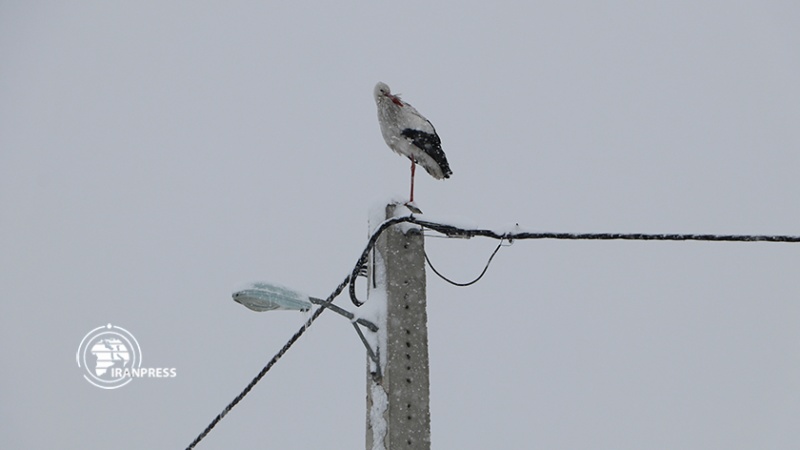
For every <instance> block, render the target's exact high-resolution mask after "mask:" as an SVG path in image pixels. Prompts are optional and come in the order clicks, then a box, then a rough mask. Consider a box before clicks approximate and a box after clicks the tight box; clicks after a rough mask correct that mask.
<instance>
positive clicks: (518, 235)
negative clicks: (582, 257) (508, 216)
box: [349, 215, 800, 306]
mask: <svg viewBox="0 0 800 450" xmlns="http://www.w3.org/2000/svg"><path fill="white" fill-rule="evenodd" d="M399 223H411V224H415V225H419V226H421V227H422V228H427V229H429V230H433V231H436V232H439V233H441V234H443V235H445V236H446V237H457V238H471V237H475V236H482V237H488V238H492V239H500V240H501V243H502V241H503V240H506V241H508V242H513V241H515V240H517V239H519V240H522V239H566V240H592V241H607V240H626V241H711V242H791V243H800V236H789V235H755V234H674V233H671V234H647V233H554V232H529V231H520V232H504V233H503V232H498V231H494V230H489V229H485V228H461V227H458V226H455V225H448V224H443V223H437V222H431V221H427V220H424V219H419V218H417V217H415V216H414V215H410V216H403V217H395V218H392V219H389V220H386V221H385V222H383V223H382V224H381V225H380V226H379V227H378V228H377V229H376V230H375V232H374V233H373V234H372V236H371V237H370V239H369V242H367V247H366V248H365V249H364V251H363V252H362V253H361V258H359V260H358V263H356V267H355V268H354V269H353V272H352V273H351V276H350V282H349V283H350V287H349V293H350V300H351V301H352V302H353V304H354V305H356V306H361V305H363V304H364V302H362V301H360V300H359V299H358V297H357V296H356V290H355V280H356V277H357V276H358V273H359V271H360V270H361V268H362V267H363V266H364V265H365V264H366V262H367V258H368V257H369V252H370V251H372V248H373V247H374V246H375V242H376V241H377V240H378V237H379V236H380V235H381V234H382V233H383V232H384V231H386V229H387V228H389V227H390V226H392V225H396V224H399ZM498 248H499V247H498ZM495 253H497V250H495ZM495 253H492V256H491V257H490V258H489V261H488V262H487V264H486V268H484V271H483V272H482V273H481V275H480V276H478V279H480V278H481V277H482V276H483V274H484V273H485V272H486V269H487V268H488V266H489V263H491V261H492V258H494V255H495ZM426 257H427V255H426ZM428 265H430V261H428ZM431 269H433V266H431ZM433 271H434V272H436V274H437V275H439V276H440V277H442V278H443V279H445V280H446V281H448V282H450V283H452V284H455V285H457V286H458V285H459V284H458V283H454V282H452V281H450V280H448V279H447V278H445V277H444V276H442V275H441V274H440V273H439V272H437V271H436V270H435V269H433ZM475 281H477V280H475ZM475 281H473V282H471V283H466V284H465V285H467V286H468V285H470V284H472V283H474V282H475Z"/></svg>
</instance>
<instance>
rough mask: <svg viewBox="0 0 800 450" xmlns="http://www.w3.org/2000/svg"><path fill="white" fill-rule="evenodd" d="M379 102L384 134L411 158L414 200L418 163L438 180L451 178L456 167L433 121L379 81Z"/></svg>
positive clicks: (377, 91) (391, 143) (376, 93)
mask: <svg viewBox="0 0 800 450" xmlns="http://www.w3.org/2000/svg"><path fill="white" fill-rule="evenodd" d="M374 94H375V103H376V104H377V105H378V122H379V123H380V125H381V134H383V139H384V140H385V141H386V145H388V146H389V148H391V149H392V150H394V151H395V152H397V153H399V154H401V155H403V156H405V157H407V158H408V159H410V160H411V198H410V199H409V201H408V202H409V203H413V202H414V168H415V167H416V165H417V164H420V165H422V167H424V168H425V170H426V171H427V172H428V173H429V174H430V175H431V176H432V177H433V178H436V179H437V180H441V179H444V178H450V175H452V174H453V171H452V170H450V165H449V164H448V163H447V157H445V156H444V151H442V141H441V140H440V139H439V135H438V134H436V129H434V128H433V125H432V124H431V122H430V121H429V120H428V119H426V118H425V117H424V116H423V115H422V114H420V113H419V112H418V111H417V110H416V109H414V107H413V106H411V105H409V104H408V103H406V102H404V101H403V100H401V99H400V96H399V95H395V94H392V91H391V90H390V89H389V86H387V85H386V84H385V83H381V82H379V83H378V84H376V85H375V91H374Z"/></svg>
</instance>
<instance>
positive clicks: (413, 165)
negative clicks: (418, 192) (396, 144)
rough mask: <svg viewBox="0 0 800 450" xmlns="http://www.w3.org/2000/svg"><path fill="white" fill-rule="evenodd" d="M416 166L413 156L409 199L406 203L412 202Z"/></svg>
mask: <svg viewBox="0 0 800 450" xmlns="http://www.w3.org/2000/svg"><path fill="white" fill-rule="evenodd" d="M416 167H417V164H416V162H415V161H414V157H413V156H412V157H411V200H409V201H408V203H413V202H414V169H415V168H416Z"/></svg>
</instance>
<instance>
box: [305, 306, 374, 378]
mask: <svg viewBox="0 0 800 450" xmlns="http://www.w3.org/2000/svg"><path fill="white" fill-rule="evenodd" d="M309 300H310V301H311V303H313V304H315V305H319V306H321V307H323V308H328V309H330V310H331V311H333V312H335V313H336V314H339V315H340V316H342V317H346V318H347V319H349V320H350V323H352V324H353V328H355V329H356V333H358V337H359V338H361V342H362V343H363V344H364V347H366V348H367V354H368V355H369V359H371V360H372V361H373V362H374V363H375V367H377V373H376V376H377V377H378V379H380V378H381V377H382V374H381V362H380V359H379V358H378V354H377V352H376V351H374V350H372V346H371V345H369V342H367V338H366V337H364V332H362V331H361V327H359V325H362V326H364V327H366V328H367V329H368V330H369V331H372V332H373V333H377V332H378V326H377V325H375V324H374V323H372V322H370V321H369V320H366V319H362V318H358V319H356V318H355V314H353V313H351V312H350V311H348V310H346V309H344V308H341V307H339V306H336V305H334V304H333V303H330V302H326V301H325V300H322V299H321V298H314V297H309Z"/></svg>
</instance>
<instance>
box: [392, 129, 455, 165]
mask: <svg viewBox="0 0 800 450" xmlns="http://www.w3.org/2000/svg"><path fill="white" fill-rule="evenodd" d="M428 123H430V122H428ZM431 128H433V125H431ZM402 135H403V137H405V138H407V139H410V140H411V143H412V144H414V145H415V146H417V147H419V148H420V149H422V151H424V152H425V153H427V154H428V156H430V157H431V159H433V160H434V161H435V162H436V164H438V165H439V167H440V168H441V169H442V174H443V175H444V177H445V178H450V175H452V174H453V171H452V170H450V164H448V163H447V157H446V156H444V150H442V141H441V140H440V139H439V135H438V134H436V130H433V133H428V132H426V131H422V130H415V129H412V128H406V129H405V130H403V131H402Z"/></svg>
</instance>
